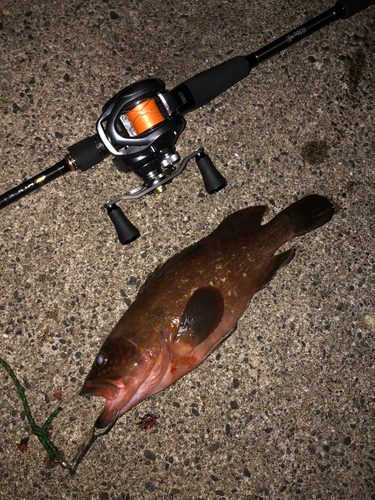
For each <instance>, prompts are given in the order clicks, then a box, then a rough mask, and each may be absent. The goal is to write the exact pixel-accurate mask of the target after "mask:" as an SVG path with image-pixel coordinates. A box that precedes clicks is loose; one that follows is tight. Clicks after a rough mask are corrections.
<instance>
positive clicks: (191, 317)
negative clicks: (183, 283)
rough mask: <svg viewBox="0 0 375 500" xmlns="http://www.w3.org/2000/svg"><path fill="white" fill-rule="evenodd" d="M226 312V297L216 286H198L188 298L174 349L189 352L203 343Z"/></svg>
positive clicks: (179, 352)
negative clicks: (224, 297)
mask: <svg viewBox="0 0 375 500" xmlns="http://www.w3.org/2000/svg"><path fill="white" fill-rule="evenodd" d="M223 312H224V299H223V296H222V294H221V292H220V290H218V289H217V288H215V287H202V288H198V290H196V291H195V292H194V293H193V295H192V296H191V297H190V299H189V300H188V303H187V304H186V307H185V310H184V312H183V315H182V318H181V322H180V326H179V329H178V331H177V334H176V336H175V338H174V341H173V350H174V351H178V354H179V355H181V354H187V353H188V352H190V351H192V350H193V349H194V348H195V347H197V346H198V345H199V344H200V343H202V342H203V341H204V340H205V339H206V338H207V337H208V336H209V335H210V334H211V333H212V332H213V331H214V330H215V328H216V327H217V326H218V325H219V323H220V320H221V318H222V316H223Z"/></svg>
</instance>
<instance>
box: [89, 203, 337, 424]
mask: <svg viewBox="0 0 375 500" xmlns="http://www.w3.org/2000/svg"><path fill="white" fill-rule="evenodd" d="M265 210H266V207H265V206H258V207H250V208H246V209H244V210H240V211H238V212H235V213H233V214H232V215H230V216H228V217H227V218H226V219H224V220H223V222H222V223H221V224H220V225H219V226H218V227H217V228H216V229H215V230H214V231H213V232H212V233H211V234H209V235H208V236H207V237H205V238H203V239H202V240H200V241H198V242H197V243H195V244H193V245H191V246H190V247H187V248H185V249H184V250H182V251H181V252H180V253H178V254H176V255H174V256H173V257H171V258H170V259H169V260H167V261H166V262H165V263H164V264H163V265H161V266H159V267H157V268H156V270H155V271H154V272H153V273H151V274H150V275H149V277H148V278H147V280H146V281H145V283H144V284H143V285H142V287H141V288H140V290H139V293H138V296H137V298H136V300H135V301H134V302H133V303H132V304H131V305H130V307H129V309H128V310H127V311H126V312H125V314H124V315H123V317H122V318H121V319H120V321H119V322H118V324H117V325H116V326H115V328H114V329H113V330H112V332H111V333H110V335H109V336H108V337H107V338H106V340H105V342H104V344H103V346H102V348H101V349H100V351H99V353H98V355H97V356H96V358H95V361H94V363H93V366H92V368H91V371H90V373H89V375H88V376H87V378H86V381H85V383H84V385H83V388H82V390H81V392H80V394H81V395H97V396H102V397H104V398H106V404H105V406H104V408H103V410H102V412H101V414H100V415H99V417H98V419H97V421H96V423H95V425H96V427H98V428H103V427H106V426H107V425H108V424H109V423H110V422H111V421H112V420H113V419H114V418H115V417H116V415H118V416H120V415H122V414H124V413H125V412H127V411H128V410H129V409H130V408H132V407H133V406H135V405H136V404H138V403H139V402H140V401H142V400H144V399H145V398H147V397H149V396H152V395H154V394H156V393H158V392H160V391H162V390H164V389H165V388H167V387H168V386H169V385H171V384H172V383H173V382H175V381H176V380H177V379H179V378H180V377H182V376H183V375H185V374H186V373H188V372H190V371H191V370H193V369H194V368H196V367H197V366H198V365H199V364H200V363H201V362H202V361H203V360H204V359H205V358H207V356H209V355H210V354H211V353H212V351H214V350H215V348H216V347H217V346H218V345H220V344H221V343H222V342H223V341H224V340H225V339H226V338H227V337H228V336H229V335H230V333H231V332H232V331H233V330H234V329H235V327H236V325H237V321H238V320H239V318H240V317H241V315H242V314H243V313H244V311H245V310H246V308H247V307H248V305H249V302H250V300H251V298H252V296H253V295H254V293H256V292H257V291H259V290H261V289H262V288H264V287H265V286H266V285H267V283H268V282H269V281H270V280H271V279H272V278H273V277H274V276H275V274H276V272H277V271H278V269H280V268H282V267H284V266H285V265H287V264H288V263H289V262H290V261H291V260H292V258H293V257H294V253H295V251H294V249H290V250H287V251H286V252H283V253H279V254H277V255H276V256H275V255H274V253H275V252H276V250H277V249H278V248H280V247H281V246H282V245H283V244H284V243H286V242H287V241H289V240H291V239H292V238H295V237H296V236H301V235H303V234H306V233H308V232H310V231H313V230H315V229H317V228H318V227H320V226H322V225H323V224H325V223H326V222H328V221H329V220H330V219H331V217H332V215H333V212H334V210H333V206H332V204H331V203H330V202H329V201H328V200H327V198H324V197H322V196H319V195H310V196H306V197H305V198H302V199H301V200H299V201H297V202H295V203H293V204H292V205H290V206H289V207H287V208H286V209H285V210H283V211H282V212H280V213H279V214H277V215H276V216H275V217H274V218H273V219H272V220H271V221H269V222H268V223H267V224H264V225H261V220H262V217H263V215H264V212H265Z"/></svg>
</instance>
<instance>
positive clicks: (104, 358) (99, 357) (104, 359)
mask: <svg viewBox="0 0 375 500" xmlns="http://www.w3.org/2000/svg"><path fill="white" fill-rule="evenodd" d="M107 361H108V359H107V356H105V355H104V354H98V355H97V357H96V360H95V363H96V365H97V366H102V365H105V364H106V362H107Z"/></svg>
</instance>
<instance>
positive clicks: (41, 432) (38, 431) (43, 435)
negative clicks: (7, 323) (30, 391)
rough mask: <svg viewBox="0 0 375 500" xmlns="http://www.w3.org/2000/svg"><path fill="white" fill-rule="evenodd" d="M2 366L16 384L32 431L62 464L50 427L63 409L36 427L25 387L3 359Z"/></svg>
mask: <svg viewBox="0 0 375 500" xmlns="http://www.w3.org/2000/svg"><path fill="white" fill-rule="evenodd" d="M0 365H3V367H4V368H5V370H6V371H7V372H8V373H9V375H10V376H11V378H12V380H13V382H14V383H15V384H16V387H17V391H18V393H19V395H20V396H21V400H22V403H23V407H24V409H25V414H26V417H27V420H28V422H29V424H30V426H31V429H32V433H33V434H35V435H36V436H37V438H38V439H39V441H40V442H41V444H42V445H43V446H44V448H45V449H46V451H47V453H48V455H49V456H50V457H51V458H52V460H55V461H56V462H60V463H61V458H60V454H59V452H58V450H57V447H56V446H55V445H54V444H53V443H52V441H51V440H50V438H49V437H48V426H49V425H50V423H51V422H52V420H53V419H54V418H55V417H56V415H58V414H59V413H60V411H61V410H62V408H57V409H56V410H55V411H54V412H52V413H51V415H50V416H49V417H48V418H47V420H46V421H45V423H44V425H43V427H39V425H36V423H35V422H34V419H33V417H32V416H31V413H30V408H29V405H28V404H27V400H26V396H25V391H24V389H23V387H22V386H21V384H20V383H19V382H18V379H17V377H16V375H15V374H14V372H13V370H12V369H11V367H10V366H9V365H8V363H6V362H5V361H4V360H3V359H2V358H0Z"/></svg>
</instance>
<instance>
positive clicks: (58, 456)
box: [0, 358, 119, 475]
mask: <svg viewBox="0 0 375 500" xmlns="http://www.w3.org/2000/svg"><path fill="white" fill-rule="evenodd" d="M0 365H2V366H3V367H4V368H5V370H6V371H7V373H8V374H9V375H10V377H11V379H12V380H13V382H14V383H15V385H16V388H17V391H18V393H19V395H20V397H21V401H22V404H23V407H24V410H25V414H26V418H27V420H28V422H29V424H30V427H31V432H32V434H35V435H36V436H37V438H38V439H39V441H40V443H41V444H42V446H43V447H44V449H45V450H46V451H47V453H48V455H49V457H50V459H51V460H53V461H54V462H55V463H57V464H60V465H61V467H62V468H63V469H68V470H69V472H70V474H72V475H73V474H74V473H75V472H76V470H77V468H78V466H79V464H80V463H81V461H82V459H83V458H84V456H85V455H86V453H87V452H88V451H89V449H90V448H91V446H92V445H93V444H94V443H95V441H96V440H97V439H98V438H99V437H101V436H105V435H106V434H108V433H109V432H110V431H111V429H112V428H113V426H114V425H115V424H116V422H117V419H118V414H119V412H117V414H116V416H115V418H114V419H113V420H112V422H111V423H110V424H109V425H108V427H107V429H106V430H105V431H104V432H102V433H100V434H95V427H93V428H92V433H91V437H90V440H89V442H88V444H87V445H86V446H85V447H84V449H83V450H82V452H81V453H79V454H78V455H77V457H76V458H75V459H74V460H72V461H71V462H70V463H68V462H66V461H65V460H63V458H62V455H63V453H62V452H60V451H59V450H58V448H57V446H56V445H55V444H54V443H53V442H52V440H51V438H50V437H49V435H48V427H49V425H50V424H51V423H52V421H53V419H54V418H55V417H56V416H57V415H58V414H59V413H60V411H61V410H62V408H61V407H58V408H56V410H54V411H53V412H52V413H51V415H50V416H49V417H48V418H47V420H46V421H45V423H44V424H43V426H42V427H40V426H39V425H37V424H36V423H35V420H34V419H33V417H32V415H31V412H30V408H29V404H28V402H27V399H26V395H25V390H24V388H23V387H22V386H21V384H20V383H19V380H18V378H17V376H16V375H15V373H14V371H13V370H12V369H11V367H10V366H9V365H8V363H7V362H6V361H5V360H4V359H3V358H0Z"/></svg>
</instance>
